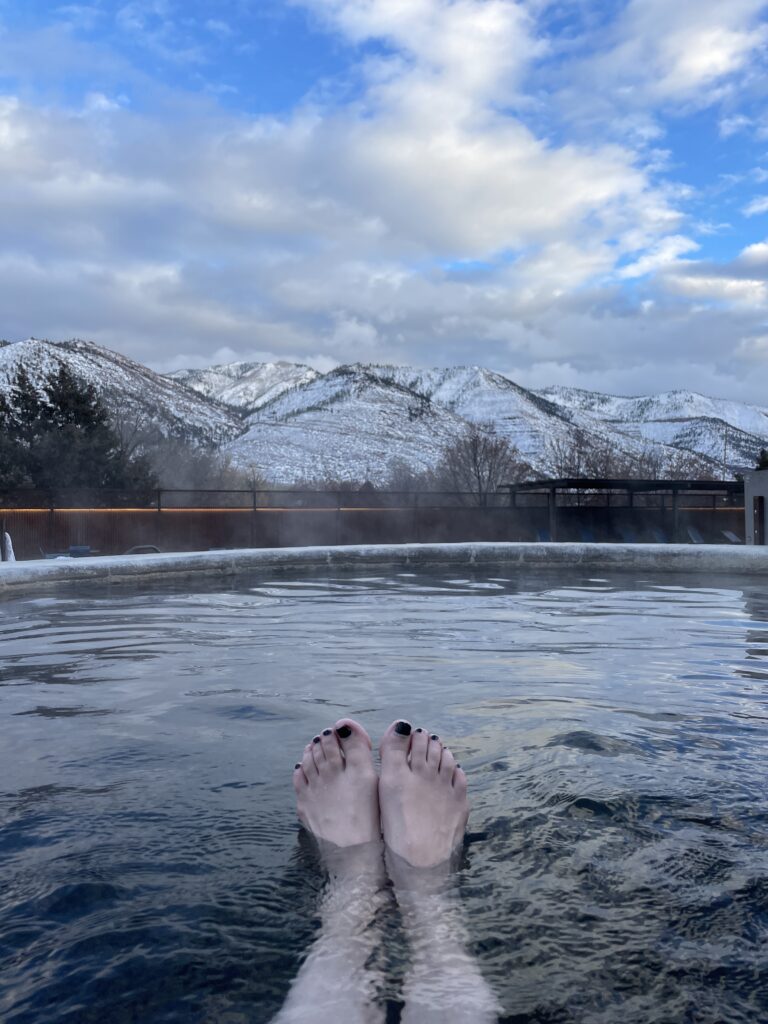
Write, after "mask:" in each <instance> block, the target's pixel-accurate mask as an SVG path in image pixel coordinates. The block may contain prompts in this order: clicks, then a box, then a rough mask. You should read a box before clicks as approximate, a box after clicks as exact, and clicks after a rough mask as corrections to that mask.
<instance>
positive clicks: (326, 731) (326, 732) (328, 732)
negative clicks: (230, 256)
mask: <svg viewBox="0 0 768 1024" xmlns="http://www.w3.org/2000/svg"><path fill="white" fill-rule="evenodd" d="M330 735H331V730H330V729H323V736H330Z"/></svg>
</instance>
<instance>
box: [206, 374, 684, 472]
mask: <svg viewBox="0 0 768 1024" xmlns="http://www.w3.org/2000/svg"><path fill="white" fill-rule="evenodd" d="M468 422H475V423H484V422H490V423H493V424H494V426H495V428H496V430H497V432H498V433H499V434H500V435H501V436H503V437H506V438H507V439H508V440H509V441H510V442H511V443H512V444H513V445H514V446H515V447H516V448H517V449H518V451H519V452H520V455H521V458H522V459H523V460H524V461H525V462H528V463H529V464H530V465H531V466H532V467H533V471H534V472H535V473H536V474H537V475H544V476H546V475H551V474H552V473H553V472H556V469H555V467H554V465H553V461H552V459H553V447H554V448H557V446H558V445H559V446H560V447H561V449H562V448H567V447H568V446H569V444H570V442H571V439H572V437H573V434H574V427H575V426H578V427H579V429H580V431H581V435H582V441H583V442H585V443H586V444H587V445H588V446H590V447H592V448H599V449H606V448H608V449H610V450H611V451H612V452H615V453H623V454H625V455H628V456H635V457H637V456H639V455H641V454H642V453H643V451H644V450H645V449H647V448H648V446H649V443H648V442H647V441H645V440H644V439H642V438H638V437H636V436H632V435H631V434H624V433H620V432H619V431H617V430H616V429H614V428H611V427H609V426H608V425H607V424H605V423H602V422H600V421H598V420H593V419H591V418H590V417H589V416H586V415H583V414H573V413H570V412H569V411H568V410H561V409H559V408H558V407H557V406H555V405H554V404H552V403H551V402H548V401H546V400H545V399H543V398H541V397H539V396H537V395H535V394H533V393H532V392H530V391H526V390H525V389H524V388H521V387H519V386H518V385H517V384H514V383H513V382H512V381H510V380H507V379H506V378H505V377H502V376H501V375H499V374H496V373H491V372H490V371H489V370H485V369H483V368H481V367H456V368H451V369H435V370H425V371H418V370H413V369H411V368H409V367H391V366H370V365H359V364H355V365H352V366H342V367H338V368H337V369H336V370H333V371H332V372H331V373H328V374H326V375H325V376H322V377H321V376H318V377H316V379H315V380H314V381H311V382H310V383H309V384H307V385H304V386H301V387H296V388H293V389H291V390H289V391H286V392H284V393H283V394H282V395H281V396H279V397H278V398H277V399H275V400H273V401H272V402H269V403H267V404H265V405H264V406H262V408H261V409H260V410H259V411H258V412H256V413H254V414H252V415H251V416H249V417H248V418H247V420H246V423H247V425H248V429H247V431H246V433H244V434H243V435H242V436H241V437H239V438H237V439H236V440H235V441H233V442H231V443H230V444H229V445H227V446H226V450H227V451H228V452H229V453H230V454H231V455H232V457H233V459H234V461H235V462H236V463H238V464H241V465H244V466H248V465H253V466H255V467H257V468H258V469H259V470H260V472H261V473H262V474H264V475H265V476H267V477H268V478H270V479H280V480H282V481H284V482H296V481H298V480H317V479H322V478H323V477H329V478H333V479H351V480H362V479H368V480H371V481H372V482H373V483H377V484H383V483H385V482H386V480H387V478H388V477H389V475H390V473H391V470H392V467H393V466H394V465H396V464H397V463H399V462H404V463H407V464H408V465H409V466H410V467H411V468H412V469H414V470H416V471H421V470H424V469H432V468H434V466H435V465H436V464H437V462H438V461H439V458H440V456H441V450H442V449H443V447H444V446H445V445H446V444H447V443H450V442H451V441H453V440H455V438H456V436H457V434H459V433H460V432H461V431H462V430H463V429H464V427H465V426H466V424H467V423H468ZM657 447H658V448H659V451H660V453H661V457H662V459H666V460H669V459H672V458H674V457H675V456H676V454H677V453H676V451H675V450H674V449H670V448H667V447H666V446H664V445H663V443H662V444H661V445H658V446H657Z"/></svg>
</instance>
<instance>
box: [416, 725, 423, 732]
mask: <svg viewBox="0 0 768 1024" xmlns="http://www.w3.org/2000/svg"><path fill="white" fill-rule="evenodd" d="M416 732H424V730H423V729H422V728H421V726H419V728H418V729H417V730H416Z"/></svg>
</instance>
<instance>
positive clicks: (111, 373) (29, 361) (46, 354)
mask: <svg viewBox="0 0 768 1024" xmlns="http://www.w3.org/2000/svg"><path fill="white" fill-rule="evenodd" d="M61 365H66V366H67V367H69V369H70V370H71V371H72V372H73V373H74V374H76V375H77V376H78V377H79V378H80V379H81V380H85V381H87V382H88V383H89V384H92V385H93V386H94V387H95V388H96V390H97V391H98V393H99V395H100V396H101V397H102V399H103V400H104V402H105V404H106V405H107V407H108V408H109V409H110V410H112V411H113V412H118V413H120V414H121V415H122V416H124V417H125V418H134V417H135V416H137V415H139V416H140V417H141V419H142V421H143V422H144V423H145V424H147V425H149V424H153V425H154V426H155V427H157V428H158V429H159V430H160V431H161V432H162V433H163V434H164V435H165V436H170V435H178V436H183V437H187V438H189V439H190V440H192V441H196V442H205V443H215V444H218V443H221V442H223V441H228V440H229V439H230V438H233V437H235V436H236V435H237V434H239V433H240V432H241V431H242V429H243V424H242V421H241V419H240V418H239V417H238V416H237V415H236V413H234V412H233V411H232V410H231V409H228V408H226V407H225V406H223V405H221V404H219V403H217V402H213V401H210V400H209V399H205V398H203V397H202V396H201V395H199V394H197V392H195V391H192V390H191V389H190V388H188V387H186V386H185V385H184V384H182V383H180V382H177V381H173V380H169V378H168V377H165V376H163V375H162V374H159V373H155V372H154V370H150V369H148V368H147V367H146V366H142V365H141V363H137V362H134V360H132V359H127V358H126V357H125V356H121V355H119V354H118V353H117V352H112V351H111V350H110V349H107V348H103V347H102V346H101V345H94V344H92V343H91V342H87V341H60V342H53V341H39V340H37V339H35V338H29V339H28V340H27V341H19V342H15V343H13V344H6V345H3V346H1V347H0V391H7V389H8V387H9V384H10V381H11V379H12V377H13V376H14V375H15V373H16V371H17V370H18V368H19V367H22V366H23V367H24V369H25V370H26V371H27V374H28V375H29V377H30V379H31V380H32V382H33V383H34V384H38V385H39V384H41V383H42V381H43V379H44V378H45V377H47V376H48V375H49V374H50V373H52V372H54V371H55V370H57V369H58V368H59V366H61Z"/></svg>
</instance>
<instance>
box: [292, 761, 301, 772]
mask: <svg viewBox="0 0 768 1024" xmlns="http://www.w3.org/2000/svg"><path fill="white" fill-rule="evenodd" d="M298 768H301V765H300V763H299V762H298V761H297V762H296V764H295V765H294V766H293V770H294V771H296V770H297V769H298Z"/></svg>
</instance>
